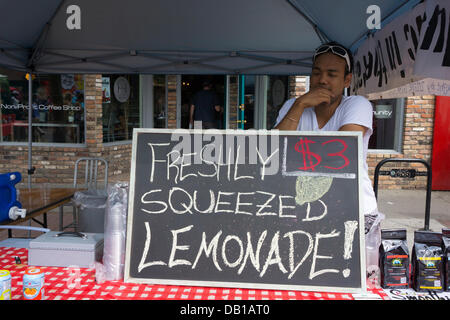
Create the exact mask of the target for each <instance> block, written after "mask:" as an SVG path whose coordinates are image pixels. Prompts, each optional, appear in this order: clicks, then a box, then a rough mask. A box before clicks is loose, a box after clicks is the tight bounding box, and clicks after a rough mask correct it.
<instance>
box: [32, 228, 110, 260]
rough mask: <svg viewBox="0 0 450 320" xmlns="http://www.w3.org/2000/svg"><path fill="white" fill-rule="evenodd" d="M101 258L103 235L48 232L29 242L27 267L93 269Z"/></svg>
mask: <svg viewBox="0 0 450 320" xmlns="http://www.w3.org/2000/svg"><path fill="white" fill-rule="evenodd" d="M102 257H103V233H79V232H58V231H50V232H47V233H45V234H43V235H41V236H39V237H37V238H36V239H33V240H32V241H30V248H29V250H28V265H30V266H51V267H69V266H70V267H79V268H93V267H94V263H95V262H96V261H101V259H102Z"/></svg>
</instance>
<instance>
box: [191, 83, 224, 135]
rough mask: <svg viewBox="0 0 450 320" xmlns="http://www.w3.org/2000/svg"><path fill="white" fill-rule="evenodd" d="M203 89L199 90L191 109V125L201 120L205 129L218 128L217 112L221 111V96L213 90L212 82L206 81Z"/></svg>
mask: <svg viewBox="0 0 450 320" xmlns="http://www.w3.org/2000/svg"><path fill="white" fill-rule="evenodd" d="M202 87H203V89H202V90H201V91H199V92H197V93H196V94H195V95H194V97H193V99H192V102H191V107H190V110H189V125H190V128H193V127H194V121H201V123H202V128H203V129H216V128H217V119H216V114H217V113H218V112H220V111H221V107H220V102H219V98H218V97H217V95H216V94H215V93H214V92H213V91H212V90H211V83H210V82H209V81H204V82H203V84H202Z"/></svg>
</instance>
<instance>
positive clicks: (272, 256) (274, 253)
mask: <svg viewBox="0 0 450 320" xmlns="http://www.w3.org/2000/svg"><path fill="white" fill-rule="evenodd" d="M279 238H280V232H279V231H277V232H276V233H275V235H274V236H273V238H272V242H271V243H270V251H269V254H268V255H267V259H266V262H265V263H264V266H263V268H262V270H261V273H260V274H259V276H260V277H261V278H262V276H263V275H264V274H265V273H266V271H267V268H268V267H269V266H270V265H273V264H276V265H278V268H279V269H280V271H281V272H283V273H287V272H288V271H287V270H286V268H285V267H284V266H283V264H282V263H281V256H280V247H279V244H278V240H279Z"/></svg>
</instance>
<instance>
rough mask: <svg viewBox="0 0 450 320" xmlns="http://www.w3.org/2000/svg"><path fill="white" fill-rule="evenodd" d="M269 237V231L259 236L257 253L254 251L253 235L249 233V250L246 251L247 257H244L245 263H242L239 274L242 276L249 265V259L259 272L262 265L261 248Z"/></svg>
mask: <svg viewBox="0 0 450 320" xmlns="http://www.w3.org/2000/svg"><path fill="white" fill-rule="evenodd" d="M266 236H267V230H264V231H263V232H262V233H261V235H260V236H259V239H258V243H257V244H256V252H255V251H253V247H252V239H251V237H252V236H251V234H250V232H247V249H246V250H245V256H244V261H243V262H242V265H241V267H240V268H239V271H238V274H241V273H242V271H243V270H244V268H245V266H246V264H247V260H248V258H250V261H251V263H252V265H253V267H255V269H256V271H258V272H259V268H260V264H259V254H260V252H261V247H262V245H263V243H264V239H265V238H266Z"/></svg>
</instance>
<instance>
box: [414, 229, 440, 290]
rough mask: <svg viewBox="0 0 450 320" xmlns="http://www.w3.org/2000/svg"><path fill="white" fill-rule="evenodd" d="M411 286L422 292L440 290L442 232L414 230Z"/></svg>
mask: <svg viewBox="0 0 450 320" xmlns="http://www.w3.org/2000/svg"><path fill="white" fill-rule="evenodd" d="M411 278H412V287H413V288H414V290H416V291H419V292H421V291H422V292H423V291H428V290H433V291H437V292H442V290H443V285H444V266H443V252H442V234H441V233H437V232H431V231H415V232H414V247H413V251H412V277H411Z"/></svg>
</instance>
